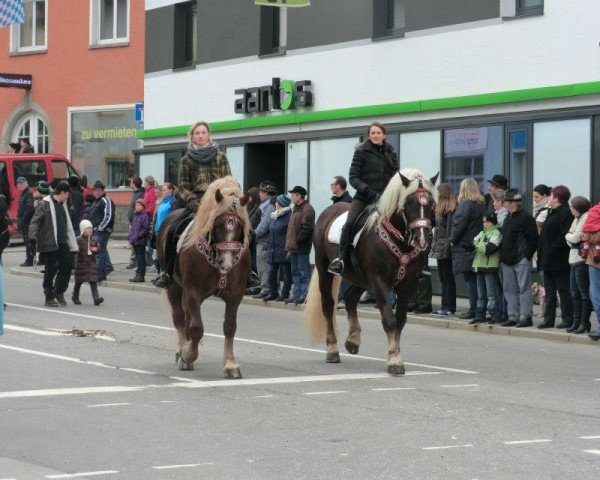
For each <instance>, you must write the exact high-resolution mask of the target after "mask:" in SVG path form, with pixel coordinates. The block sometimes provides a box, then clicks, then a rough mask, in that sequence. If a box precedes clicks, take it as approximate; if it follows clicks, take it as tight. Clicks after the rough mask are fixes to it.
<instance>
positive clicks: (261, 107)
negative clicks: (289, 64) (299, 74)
mask: <svg viewBox="0 0 600 480" xmlns="http://www.w3.org/2000/svg"><path fill="white" fill-rule="evenodd" d="M311 86H312V84H311V81H310V80H301V81H298V82H294V81H292V80H281V79H279V78H273V81H272V82H271V85H266V86H264V87H252V88H239V89H237V90H236V91H235V94H236V95H239V97H238V98H236V99H235V102H234V110H235V113H242V114H243V113H258V112H270V111H275V110H293V109H295V108H304V107H310V106H312V104H313V96H312V91H311Z"/></svg>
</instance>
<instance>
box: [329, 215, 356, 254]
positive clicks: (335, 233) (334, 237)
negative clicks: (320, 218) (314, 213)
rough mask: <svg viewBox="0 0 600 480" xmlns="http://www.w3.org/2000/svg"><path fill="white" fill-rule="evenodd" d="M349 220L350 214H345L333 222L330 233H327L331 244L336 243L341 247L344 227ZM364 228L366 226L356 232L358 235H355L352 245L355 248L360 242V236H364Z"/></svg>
mask: <svg viewBox="0 0 600 480" xmlns="http://www.w3.org/2000/svg"><path fill="white" fill-rule="evenodd" d="M347 218H348V212H344V213H342V214H341V215H340V216H339V217H337V218H336V219H335V220H334V221H333V223H332V224H331V226H330V227H329V232H328V233H327V240H329V241H330V242H331V243H335V244H338V245H339V243H340V237H341V236H342V227H343V226H344V225H345V223H346V219H347ZM364 228H365V226H364V224H363V225H362V226H361V228H360V230H359V231H358V232H356V235H354V240H353V241H352V245H354V246H355V247H356V245H357V244H358V241H359V240H360V235H361V234H362V231H363V230H364Z"/></svg>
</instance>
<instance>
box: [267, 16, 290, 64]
mask: <svg viewBox="0 0 600 480" xmlns="http://www.w3.org/2000/svg"><path fill="white" fill-rule="evenodd" d="M287 15H288V12H287V8H286V7H278V8H274V7H260V55H268V54H273V53H285V49H286V45H287Z"/></svg>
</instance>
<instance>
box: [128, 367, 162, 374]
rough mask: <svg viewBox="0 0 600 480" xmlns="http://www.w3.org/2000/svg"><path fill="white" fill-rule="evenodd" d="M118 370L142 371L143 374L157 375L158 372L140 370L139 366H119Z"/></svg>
mask: <svg viewBox="0 0 600 480" xmlns="http://www.w3.org/2000/svg"><path fill="white" fill-rule="evenodd" d="M119 370H123V371H124V372H133V373H143V374H145V375H158V373H156V372H149V371H148V370H140V369H139V368H123V367H119Z"/></svg>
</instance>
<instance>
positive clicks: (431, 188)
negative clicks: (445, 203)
mask: <svg viewBox="0 0 600 480" xmlns="http://www.w3.org/2000/svg"><path fill="white" fill-rule="evenodd" d="M400 173H401V174H402V175H403V176H404V177H406V178H408V179H409V180H410V184H409V185H408V187H405V186H404V184H403V183H402V178H401V177H400V175H399V174H396V175H394V176H393V177H392V178H391V180H390V181H389V183H388V185H387V187H385V190H384V191H383V194H382V195H381V198H380V199H379V202H378V203H377V211H376V212H375V213H373V214H372V215H371V216H370V217H369V220H368V221H367V225H366V228H367V230H370V229H372V228H373V227H374V226H375V224H376V223H377V219H378V218H379V217H382V218H385V219H390V218H391V217H392V216H393V215H394V214H396V213H398V212H400V211H401V210H402V209H403V208H404V205H405V204H406V199H407V198H408V197H409V196H410V195H412V194H413V193H415V192H416V191H417V189H418V188H419V180H420V181H421V183H422V185H423V188H425V189H426V190H427V191H428V192H429V193H430V194H431V196H432V197H433V199H434V200H435V201H437V188H436V187H435V185H434V184H433V183H431V181H430V180H429V178H427V177H426V176H425V175H423V173H422V172H421V171H420V170H417V169H416V168H403V169H402V170H400Z"/></svg>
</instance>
